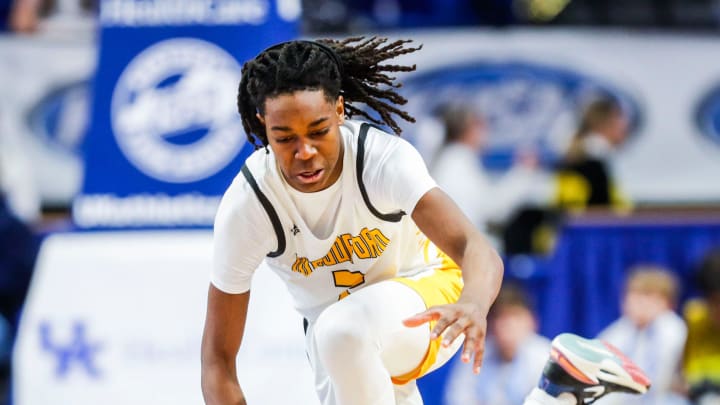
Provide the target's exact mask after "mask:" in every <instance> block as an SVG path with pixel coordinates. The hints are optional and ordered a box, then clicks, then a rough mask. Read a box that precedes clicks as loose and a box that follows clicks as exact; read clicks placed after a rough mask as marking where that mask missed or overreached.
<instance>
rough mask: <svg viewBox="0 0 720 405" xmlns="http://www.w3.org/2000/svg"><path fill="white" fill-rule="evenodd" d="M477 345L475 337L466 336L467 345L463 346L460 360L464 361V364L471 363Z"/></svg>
mask: <svg viewBox="0 0 720 405" xmlns="http://www.w3.org/2000/svg"><path fill="white" fill-rule="evenodd" d="M476 345H477V340H476V339H475V337H474V336H471V335H468V334H465V344H464V345H463V350H462V355H460V360H462V362H463V363H469V362H470V360H472V358H473V355H474V354H475V346H476Z"/></svg>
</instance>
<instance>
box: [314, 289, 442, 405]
mask: <svg viewBox="0 0 720 405" xmlns="http://www.w3.org/2000/svg"><path fill="white" fill-rule="evenodd" d="M424 310H425V303H424V302H423V300H422V298H421V297H420V296H419V295H418V294H417V293H416V292H415V291H413V290H412V289H410V288H407V287H406V286H404V285H402V284H400V283H397V282H394V281H384V282H380V283H377V284H374V285H370V286H367V287H365V288H363V289H361V290H360V291H357V292H354V293H352V294H350V295H349V296H347V297H346V298H344V299H342V300H341V301H338V302H337V303H335V304H333V305H331V306H330V307H328V308H327V309H326V310H325V311H323V313H322V314H321V315H320V316H319V317H318V319H317V321H316V322H315V323H314V324H313V325H311V328H310V329H309V330H308V332H309V333H310V334H311V336H309V341H310V343H309V344H310V345H311V346H312V347H309V350H308V354H309V355H310V356H311V363H315V364H316V365H317V366H316V365H314V366H313V367H314V368H315V369H316V377H317V374H318V373H326V374H327V376H328V377H329V381H330V385H331V387H327V386H325V387H323V385H324V382H323V381H322V376H319V377H320V378H316V383H317V385H318V387H317V388H318V393H319V395H320V397H321V400H323V405H330V404H333V405H335V404H337V405H353V404H378V405H395V404H396V398H395V392H394V391H395V390H394V386H393V382H392V378H393V377H394V376H402V375H405V374H408V373H410V372H412V371H413V370H415V369H416V368H417V367H418V365H419V364H421V363H422V362H423V360H424V359H425V357H426V354H427V352H428V342H429V335H430V333H429V329H428V328H422V327H419V328H407V327H405V326H404V325H403V323H402V320H403V319H406V318H408V317H410V316H411V315H414V314H416V313H418V312H421V311H424ZM312 357H316V358H315V359H313V358H312ZM318 366H319V367H318ZM415 390H417V388H415ZM328 391H331V392H332V395H328ZM401 391H402V390H401ZM411 397H413V395H408V398H411ZM417 398H418V399H419V398H420V396H419V394H417ZM405 403H406V404H408V405H411V404H412V405H418V404H421V403H422V402H415V403H412V402H405Z"/></svg>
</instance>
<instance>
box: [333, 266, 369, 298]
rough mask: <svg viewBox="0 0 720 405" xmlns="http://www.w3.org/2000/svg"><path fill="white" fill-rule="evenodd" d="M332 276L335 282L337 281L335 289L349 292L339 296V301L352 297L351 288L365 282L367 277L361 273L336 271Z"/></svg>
mask: <svg viewBox="0 0 720 405" xmlns="http://www.w3.org/2000/svg"><path fill="white" fill-rule="evenodd" d="M332 274H333V281H335V287H345V288H347V290H345V291H343V292H342V293H341V294H340V295H339V296H338V300H341V299H343V298H345V297H347V296H348V295H350V289H351V288H355V287H357V286H359V285H360V284H362V283H364V282H365V275H364V274H362V273H361V272H359V271H350V270H335V271H333V272H332Z"/></svg>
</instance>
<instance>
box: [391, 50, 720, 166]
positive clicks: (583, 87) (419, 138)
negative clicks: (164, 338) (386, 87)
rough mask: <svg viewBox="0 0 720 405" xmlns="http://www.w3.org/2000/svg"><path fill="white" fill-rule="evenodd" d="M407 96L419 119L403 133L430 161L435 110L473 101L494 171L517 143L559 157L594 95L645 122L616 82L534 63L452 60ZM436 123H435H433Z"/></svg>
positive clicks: (419, 78) (636, 122)
mask: <svg viewBox="0 0 720 405" xmlns="http://www.w3.org/2000/svg"><path fill="white" fill-rule="evenodd" d="M404 95H405V96H406V97H407V98H408V105H407V110H408V112H410V114H411V115H413V116H415V118H417V120H418V125H416V126H412V127H411V126H408V127H407V128H406V131H405V132H404V134H407V137H408V140H410V142H412V143H413V144H415V146H416V147H418V149H419V150H420V153H422V154H423V156H425V157H426V158H427V157H430V156H432V154H433V153H434V152H435V151H436V150H437V148H438V147H439V146H440V144H441V143H442V138H443V129H442V127H440V126H438V125H437V118H436V116H437V111H438V109H439V108H440V107H442V106H443V105H446V104H448V103H457V102H462V103H465V104H468V105H471V106H473V107H472V108H475V109H476V110H477V111H478V112H479V113H481V114H482V115H483V116H484V117H485V119H486V122H487V125H488V130H489V134H490V136H489V139H488V145H487V147H486V149H485V151H484V153H483V160H484V162H485V164H486V167H487V168H488V169H490V170H502V169H505V168H507V167H509V166H510V164H511V163H512V160H513V156H514V155H515V151H517V150H518V149H519V148H532V149H534V150H536V151H537V152H538V153H539V154H540V157H541V159H542V160H543V161H546V162H547V161H553V160H555V159H557V157H558V156H559V155H560V154H562V153H563V151H564V149H565V147H566V145H567V142H568V141H569V138H570V136H572V133H573V132H574V129H575V125H576V122H577V119H578V116H579V115H580V110H581V108H582V107H583V106H584V105H586V104H587V103H588V102H589V101H591V100H593V99H595V98H597V97H601V96H602V97H612V98H614V99H616V100H617V101H618V102H619V103H620V105H621V106H622V108H623V110H624V111H625V112H626V114H627V115H628V117H629V120H630V123H631V125H630V128H631V132H635V130H636V129H637V128H638V127H639V126H640V124H641V113H640V108H639V104H638V101H637V100H636V99H635V98H634V97H633V96H631V95H630V94H629V92H627V91H624V90H622V89H620V88H619V87H618V86H617V85H615V84H613V83H609V82H605V81H603V80H601V79H597V78H594V77H591V76H589V75H586V74H583V73H580V72H575V71H571V70H569V69H565V68H557V67H552V66H545V65H541V64H537V63H532V62H502V63H501V62H498V63H494V62H475V63H467V64H462V65H451V66H448V67H445V68H442V69H438V70H435V71H431V72H428V73H420V74H417V75H415V76H412V77H410V78H409V79H408V80H407V82H406V83H405V87H404ZM718 106H720V103H719V104H718ZM718 111H720V110H718ZM718 116H719V117H720V115H718ZM432 121H435V125H428V123H429V122H432Z"/></svg>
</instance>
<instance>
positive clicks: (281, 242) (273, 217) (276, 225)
mask: <svg viewBox="0 0 720 405" xmlns="http://www.w3.org/2000/svg"><path fill="white" fill-rule="evenodd" d="M242 174H243V176H245V179H246V180H247V182H248V184H250V187H252V189H253V191H254V192H255V195H256V196H257V198H258V200H260V204H262V206H263V208H265V211H266V212H267V214H268V217H270V222H272V226H273V229H275V235H277V241H278V247H277V250H276V251H274V252H270V253H268V254H267V256H268V257H278V256H280V255H281V254H283V252H285V233H284V232H283V229H282V224H281V223H280V218H279V217H278V214H277V212H275V208H273V206H272V204H271V203H270V200H268V199H267V197H266V196H265V194H263V192H262V191H260V187H258V185H257V182H256V181H255V178H254V177H253V175H252V173H250V169H248V167H247V165H243V167H242Z"/></svg>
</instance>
